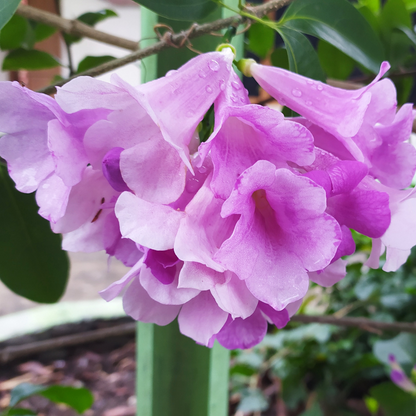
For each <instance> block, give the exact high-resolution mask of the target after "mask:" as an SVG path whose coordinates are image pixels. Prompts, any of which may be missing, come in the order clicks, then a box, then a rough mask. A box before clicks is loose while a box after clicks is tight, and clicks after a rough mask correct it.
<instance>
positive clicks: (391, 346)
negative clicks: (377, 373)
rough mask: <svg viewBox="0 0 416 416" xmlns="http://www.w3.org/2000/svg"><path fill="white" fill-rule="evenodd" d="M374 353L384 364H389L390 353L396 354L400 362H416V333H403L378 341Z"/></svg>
mask: <svg viewBox="0 0 416 416" xmlns="http://www.w3.org/2000/svg"><path fill="white" fill-rule="evenodd" d="M373 353H374V355H375V356H376V357H377V359H378V360H380V361H381V362H382V363H384V364H387V365H388V364H389V354H394V356H395V357H396V360H397V361H398V362H399V363H400V364H411V365H414V364H415V363H416V335H414V334H406V333H401V334H399V335H397V336H396V337H394V338H392V339H389V340H379V341H376V343H375V344H374V347H373Z"/></svg>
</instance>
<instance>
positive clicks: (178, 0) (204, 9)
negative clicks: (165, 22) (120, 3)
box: [134, 0, 218, 21]
mask: <svg viewBox="0 0 416 416" xmlns="http://www.w3.org/2000/svg"><path fill="white" fill-rule="evenodd" d="M134 1H135V2H136V3H139V4H141V5H142V6H144V7H147V8H148V9H149V10H151V11H152V12H155V13H157V14H158V15H160V16H163V17H167V18H168V19H174V20H186V21H193V20H199V19H202V18H204V17H207V15H208V14H210V13H212V12H213V11H214V10H215V9H217V8H218V6H217V4H216V3H215V2H213V1H212V0H134Z"/></svg>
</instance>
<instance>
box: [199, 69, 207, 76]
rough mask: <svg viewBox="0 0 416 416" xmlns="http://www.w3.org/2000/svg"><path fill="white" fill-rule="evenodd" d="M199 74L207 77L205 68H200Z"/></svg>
mask: <svg viewBox="0 0 416 416" xmlns="http://www.w3.org/2000/svg"><path fill="white" fill-rule="evenodd" d="M198 76H199V78H206V77H207V74H206V73H205V71H204V70H203V69H200V70H199V72H198Z"/></svg>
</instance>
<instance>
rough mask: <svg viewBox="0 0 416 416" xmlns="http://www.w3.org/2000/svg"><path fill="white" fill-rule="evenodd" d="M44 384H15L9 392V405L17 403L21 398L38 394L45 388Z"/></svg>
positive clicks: (12, 405)
mask: <svg viewBox="0 0 416 416" xmlns="http://www.w3.org/2000/svg"><path fill="white" fill-rule="evenodd" d="M45 388H46V387H45V386H38V385H36V384H30V383H22V384H19V385H18V386H16V387H15V388H14V389H13V390H12V391H11V393H10V404H9V406H10V407H14V406H16V404H17V403H19V402H21V401H22V400H24V399H26V398H28V397H30V396H33V395H35V394H39V393H40V392H41V391H43V390H45Z"/></svg>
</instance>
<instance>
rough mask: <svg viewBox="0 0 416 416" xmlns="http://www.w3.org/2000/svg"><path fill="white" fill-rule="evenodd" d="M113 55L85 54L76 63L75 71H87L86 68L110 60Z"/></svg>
mask: <svg viewBox="0 0 416 416" xmlns="http://www.w3.org/2000/svg"><path fill="white" fill-rule="evenodd" d="M113 59H116V58H114V56H109V55H104V56H86V57H85V58H84V59H83V60H82V61H81V62H80V63H79V65H78V69H77V73H80V72H84V71H87V70H88V69H91V68H95V67H96V66H98V65H101V64H104V63H106V62H109V61H112V60H113Z"/></svg>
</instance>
